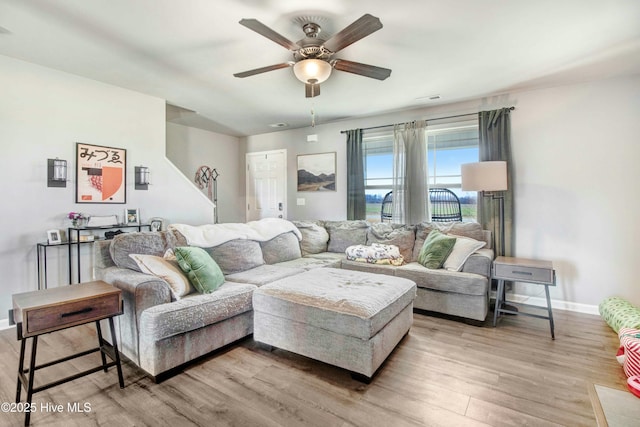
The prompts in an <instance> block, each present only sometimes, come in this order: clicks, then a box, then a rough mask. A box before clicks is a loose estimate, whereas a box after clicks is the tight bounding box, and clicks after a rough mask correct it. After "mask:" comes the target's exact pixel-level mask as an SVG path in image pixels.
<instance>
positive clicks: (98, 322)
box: [96, 320, 108, 372]
mask: <svg viewBox="0 0 640 427" xmlns="http://www.w3.org/2000/svg"><path fill="white" fill-rule="evenodd" d="M96 332H97V334H98V347H100V357H101V358H102V366H103V369H104V371H105V372H107V371H108V368H107V357H106V356H105V354H104V351H102V346H103V345H104V339H103V338H102V328H101V327H100V321H99V320H96Z"/></svg>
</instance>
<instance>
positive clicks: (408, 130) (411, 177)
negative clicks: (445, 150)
mask: <svg viewBox="0 0 640 427" xmlns="http://www.w3.org/2000/svg"><path fill="white" fill-rule="evenodd" d="M426 126H427V122H426V121H425V120H419V121H415V122H411V123H405V124H402V125H395V126H394V127H393V182H392V187H391V189H392V191H393V222H395V223H399V224H419V223H421V222H424V221H428V220H429V203H428V201H427V195H428V194H429V186H428V182H427V141H426V138H425V128H426Z"/></svg>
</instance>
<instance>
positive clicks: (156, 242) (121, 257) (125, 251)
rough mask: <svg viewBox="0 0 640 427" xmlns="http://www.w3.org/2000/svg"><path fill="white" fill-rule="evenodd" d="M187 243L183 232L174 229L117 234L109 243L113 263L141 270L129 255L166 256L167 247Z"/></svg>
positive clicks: (121, 266)
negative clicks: (173, 230)
mask: <svg viewBox="0 0 640 427" xmlns="http://www.w3.org/2000/svg"><path fill="white" fill-rule="evenodd" d="M182 245H186V240H185V239H184V237H183V236H182V234H180V233H177V234H175V233H174V232H172V231H154V232H150V233H148V232H145V233H141V232H133V233H122V234H119V235H117V236H116V237H114V238H113V240H112V241H111V245H109V253H110V254H111V259H113V263H114V264H115V265H117V266H118V267H120V268H129V269H131V270H135V271H141V270H140V267H138V264H136V262H135V261H134V260H133V259H132V258H130V257H129V255H131V254H144V255H155V256H159V257H161V256H164V254H165V252H166V251H167V249H173V248H175V247H176V246H182Z"/></svg>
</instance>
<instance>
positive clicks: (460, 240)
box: [442, 234, 487, 271]
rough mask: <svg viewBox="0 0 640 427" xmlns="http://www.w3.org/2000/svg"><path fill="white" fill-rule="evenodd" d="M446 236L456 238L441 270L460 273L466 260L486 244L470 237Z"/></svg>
mask: <svg viewBox="0 0 640 427" xmlns="http://www.w3.org/2000/svg"><path fill="white" fill-rule="evenodd" d="M448 236H451V237H455V238H456V244H455V245H453V249H452V250H451V253H450V254H449V256H448V257H447V259H446V260H445V261H444V264H443V266H442V267H443V268H444V269H445V270H449V271H460V270H462V266H464V263H465V262H467V259H469V257H470V256H471V254H473V253H474V252H475V251H477V250H478V249H480V248H482V247H484V246H485V245H486V244H487V242H481V241H479V240H475V239H472V238H470V237H464V236H456V235H453V234H448Z"/></svg>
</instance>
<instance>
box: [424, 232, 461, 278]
mask: <svg viewBox="0 0 640 427" xmlns="http://www.w3.org/2000/svg"><path fill="white" fill-rule="evenodd" d="M455 244H456V238H455V237H449V236H447V235H445V234H442V233H441V232H439V231H438V230H433V231H431V233H429V235H428V236H427V238H426V240H425V241H424V244H423V245H422V249H420V254H418V262H419V263H420V264H422V265H424V266H425V267H427V268H431V269H438V268H440V267H442V264H444V262H445V260H446V259H447V257H448V256H449V254H450V253H451V251H452V250H453V247H454V245H455Z"/></svg>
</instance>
